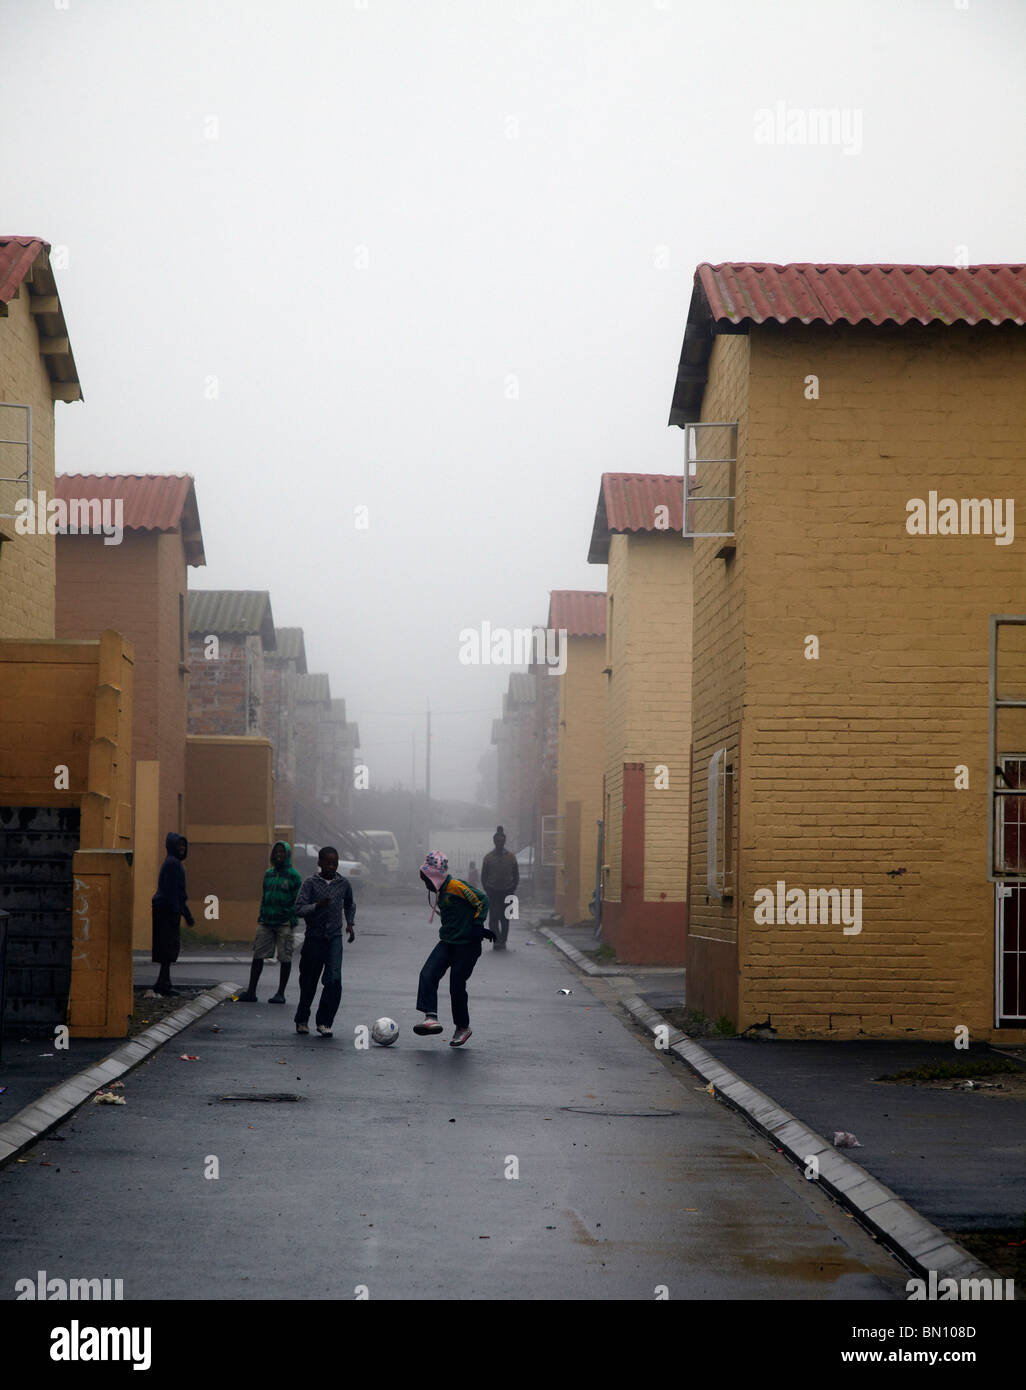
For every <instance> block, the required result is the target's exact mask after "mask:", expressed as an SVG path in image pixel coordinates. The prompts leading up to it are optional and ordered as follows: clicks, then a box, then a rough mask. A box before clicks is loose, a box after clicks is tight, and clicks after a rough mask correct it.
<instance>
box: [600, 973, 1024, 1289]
mask: <svg viewBox="0 0 1026 1390" xmlns="http://www.w3.org/2000/svg"><path fill="white" fill-rule="evenodd" d="M620 1003H621V1007H622V1008H623V1009H625V1010H626V1012H627V1013H629V1014H630V1015H631V1017H632V1018H633V1019H635V1020H636V1022H638V1023H640V1024H641V1026H642V1027H643V1028H645V1029H647V1030H648V1032H650V1033H652V1034H655V1031H656V1029H657V1028H659V1027H662V1028H666V1029H668V1030H669V1031H668V1038H667V1044H668V1050H669V1051H670V1052H672V1053H673V1055H674V1056H675V1057H677V1058H679V1059H680V1061H682V1062H683V1063H684V1064H685V1065H686V1066H688V1067H690V1069H691V1070H692V1071H693V1072H694V1073H695V1075H696V1076H697V1077H698V1078H699V1079H700V1080H702V1081H705V1082H706V1083H707V1084H711V1085H712V1086H713V1087H714V1088H715V1094H716V1095H717V1096H718V1097H720V1099H722V1100H724V1101H726V1103H727V1104H728V1105H729V1106H731V1107H732V1108H733V1109H734V1110H737V1111H739V1112H740V1113H741V1114H742V1115H743V1116H744V1117H745V1119H746V1120H747V1121H748V1122H749V1124H751V1125H752V1126H754V1128H755V1129H757V1130H758V1131H759V1132H760V1133H761V1134H763V1135H764V1136H765V1137H766V1138H767V1139H769V1140H770V1142H771V1143H772V1144H773V1146H774V1148H777V1149H781V1150H783V1152H784V1153H785V1154H786V1155H787V1156H788V1158H790V1159H791V1160H792V1161H793V1162H794V1163H796V1164H798V1166H799V1167H801V1168H802V1169H804V1168H805V1167H806V1166H807V1164H808V1162H809V1160H810V1159H811V1158H813V1157H815V1159H816V1162H817V1164H818V1167H819V1177H818V1179H815V1181H818V1182H819V1184H820V1186H821V1187H824V1188H826V1190H827V1192H829V1193H830V1195H831V1196H832V1197H833V1198H834V1200H835V1201H837V1202H839V1203H840V1204H841V1206H843V1207H845V1208H846V1209H847V1210H848V1211H850V1212H851V1213H852V1215H853V1216H855V1217H856V1218H857V1219H858V1220H859V1221H860V1222H861V1223H862V1225H864V1226H865V1227H867V1228H868V1229H869V1230H870V1231H872V1233H873V1234H874V1235H875V1236H876V1237H877V1238H878V1239H879V1240H880V1242H881V1243H882V1244H883V1245H886V1246H887V1248H888V1249H889V1250H890V1251H892V1253H893V1254H895V1255H897V1257H898V1258H899V1259H900V1260H901V1261H902V1263H903V1264H906V1265H908V1266H909V1267H910V1268H911V1269H913V1270H914V1271H915V1272H916V1274H918V1275H920V1276H921V1277H926V1276H927V1275H928V1274H929V1272H930V1270H936V1271H937V1277H938V1278H939V1279H980V1278H988V1279H997V1278H998V1276H997V1275H996V1274H995V1273H994V1271H993V1270H992V1269H989V1268H988V1267H987V1266H986V1265H984V1264H981V1263H980V1261H979V1260H977V1259H976V1258H975V1256H973V1255H971V1254H970V1253H969V1251H968V1250H965V1249H963V1247H962V1246H961V1245H958V1244H956V1243H955V1241H953V1240H951V1238H950V1237H949V1236H946V1235H945V1234H944V1232H943V1231H942V1230H941V1229H940V1227H939V1226H935V1225H934V1224H933V1222H932V1221H928V1220H927V1219H926V1217H925V1216H921V1215H920V1214H919V1212H917V1211H916V1210H915V1209H914V1208H912V1207H910V1206H909V1205H908V1203H907V1202H903V1201H902V1200H901V1198H900V1197H899V1196H898V1195H897V1194H896V1193H894V1192H892V1191H891V1189H890V1188H889V1187H885V1186H884V1184H883V1183H882V1182H879V1181H878V1180H877V1179H876V1178H874V1177H873V1176H872V1174H871V1173H868V1172H867V1171H866V1170H865V1168H863V1167H861V1166H860V1165H859V1164H858V1163H855V1162H854V1161H853V1160H852V1159H850V1158H846V1157H844V1155H842V1154H840V1153H838V1151H837V1150H836V1149H835V1148H834V1146H833V1145H832V1144H829V1143H827V1141H826V1140H825V1139H824V1138H823V1137H822V1136H821V1135H819V1134H815V1133H814V1132H813V1131H812V1130H810V1129H808V1128H807V1127H806V1126H805V1125H803V1124H802V1122H801V1121H800V1120H798V1119H796V1118H795V1116H794V1115H792V1114H790V1112H789V1111H787V1110H784V1109H783V1108H782V1107H781V1106H779V1105H777V1103H776V1101H774V1100H772V1099H771V1098H770V1097H769V1096H767V1095H766V1094H765V1092H763V1091H760V1090H757V1089H756V1087H754V1086H750V1085H749V1084H748V1082H747V1081H743V1080H742V1079H741V1077H740V1076H738V1075H737V1073H736V1072H733V1071H731V1070H730V1068H729V1067H726V1066H724V1064H723V1063H722V1062H721V1061H719V1060H718V1058H716V1057H714V1056H713V1055H712V1054H711V1053H709V1052H706V1050H705V1048H704V1047H701V1046H700V1045H699V1044H698V1043H696V1042H694V1041H693V1040H692V1039H691V1038H689V1037H687V1036H686V1035H685V1034H684V1033H681V1032H679V1031H678V1030H676V1029H670V1028H669V1025H668V1024H667V1022H666V1019H665V1018H664V1017H663V1016H662V1014H660V1013H658V1012H657V1011H656V1010H655V1009H653V1008H651V1007H650V1006H649V1005H648V1004H646V1003H645V1002H644V1000H643V999H639V998H638V997H637V995H633V996H632V997H631V998H629V999H622V1000H621V1001H620Z"/></svg>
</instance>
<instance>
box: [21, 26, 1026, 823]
mask: <svg viewBox="0 0 1026 1390" xmlns="http://www.w3.org/2000/svg"><path fill="white" fill-rule="evenodd" d="M62 3H63V0H58V4H57V5H55V4H54V3H53V0H3V4H2V6H0V52H2V54H3V83H2V87H0V110H2V117H3V120H2V130H3V135H2V136H0V171H2V178H3V195H4V196H3V209H4V210H3V216H2V223H3V225H2V227H0V231H3V232H4V233H16V234H33V235H39V236H42V237H44V238H46V239H47V240H49V241H50V242H52V243H54V244H55V245H57V246H61V245H62V246H66V247H67V248H68V256H69V261H68V266H67V268H66V269H63V270H62V269H59V268H58V270H57V277H58V284H59V288H60V292H61V298H62V301H63V304H64V308H65V313H66V317H67V320H68V325H69V330H70V334H71V341H72V346H73V348H74V352H75V356H76V360H77V363H78V367H79V373H80V376H81V379H82V384H83V389H84V392H85V397H86V399H85V402H84V404H80V405H72V406H58V408H57V416H58V426H57V465H58V469H59V470H61V471H64V472H69V471H85V472H122V471H125V472H149V471H156V472H163V471H188V472H192V473H193V474H194V475H195V477H196V487H197V494H198V497H199V504H200V514H201V518H202V522H203V533H204V541H205V545H206V553H207V559H208V565H207V567H206V569H204V570H199V571H191V572H190V583H191V584H192V585H193V587H197V588H254V589H256V588H259V589H269V590H270V592H271V598H272V603H273V609H274V616H275V621H276V622H277V623H278V625H279V626H286V625H289V626H292V625H298V626H302V627H303V628H304V629H305V631H306V642H307V653H308V658H309V661H310V666H311V669H313V670H327V671H328V672H329V673H330V675H331V682H332V691H333V694H335V695H336V696H343V697H345V699H346V701H347V705H348V710H349V712H350V718H356V719H358V721H359V724H360V731H361V736H362V747H363V752H364V755H365V758H366V761H367V762H368V764H369V767H370V774H371V778H372V781H373V782H375V783H376V784H377V785H383V784H387V783H389V782H391V781H392V780H393V779H394V778H396V777H401V778H402V779H403V780H405V781H408V780H409V774H410V730H411V727H413V726H414V724H416V726H417V728H418V761H419V763H420V767H419V772H418V778H419V779H420V778H422V776H423V760H422V753H423V744H422V740H421V738H420V736H419V730H421V729H422V727H423V719H422V718H419V719H417V720H413V719H411V718H409V717H406V716H405V715H404V714H403V713H402V712H405V711H420V710H422V709H423V708H424V706H425V703H426V701H427V700H428V699H430V701H431V704H432V708H433V710H434V711H435V717H434V731H435V734H436V740H435V749H434V759H433V789H434V790H435V791H436V793H437V794H439V795H470V794H471V793H472V791H473V788H474V785H475V782H476V775H475V769H476V764H477V760H478V757H479V756H480V754H481V752H482V751H483V750H484V749H485V747H486V746H487V744H488V741H489V737H490V724H491V719H492V718H493V717H495V716H496V715H498V713H499V712H500V695H501V692H502V690H503V689H504V688H505V685H506V681H507V678H508V674H509V673H508V670H497V669H496V668H495V667H491V666H488V667H481V668H472V667H466V666H462V665H460V663H459V661H458V659H457V653H458V640H457V635H458V633H459V630H460V629H461V628H464V627H474V628H477V627H479V626H480V624H481V623H482V621H484V620H487V621H489V622H490V623H491V624H492V625H493V626H506V627H518V626H524V625H528V624H531V623H536V622H543V621H544V620H545V615H546V609H547V604H548V592H549V590H550V589H552V588H604V586H605V569H604V568H603V567H600V566H591V565H588V564H587V563H586V554H587V547H588V538H589V535H590V529H591V522H592V517H593V514H594V507H595V501H596V497H597V493H598V485H599V478H600V475H601V473H602V472H603V471H604V470H614V471H651V472H677V471H679V470H680V467H681V449H682V436H681V435H680V433H679V432H678V431H676V430H672V431H671V430H669V429H667V428H666V424H665V422H666V417H667V413H668V410H669V403H670V396H671V392H672V387H673V380H674V373H675V367H676V361H677V356H678V353H679V350H680V342H681V337H682V333H683V325H684V317H685V313H686V309H687V304H688V300H689V297H690V288H691V280H692V276H693V273H694V269H695V266H696V264H697V263H698V262H699V261H702V260H713V261H720V260H770V261H793V260H803V261H841V262H848V261H902V262H923V263H929V264H934V263H951V262H953V261H954V260H955V259H956V257H957V256H958V255H959V248H960V247H963V246H964V247H967V248H968V256H969V259H970V260H971V261H973V262H980V261H1021V260H1022V259H1023V257H1024V238H1023V233H1024V228H1026V216H1024V214H1026V183H1024V180H1023V178H1022V172H1021V171H1022V169H1023V166H1024V153H1026V149H1024V146H1026V136H1024V122H1023V109H1022V93H1021V62H1022V54H1023V52H1024V51H1026V6H1023V5H1022V4H1020V3H1018V0H968V7H967V8H960V7H959V6H958V5H957V4H956V3H955V0H901V2H900V3H895V0H877V2H876V3H872V2H870V3H865V2H863V3H848V0H810V3H803V0H784V3H781V4H769V3H766V2H765V0H746V2H743V0H733V3H731V0H717V2H716V3H707V4H701V5H699V4H693V3H686V0H658V3H652V0H648V3H646V2H645V0H634V2H633V3H629V2H628V0H618V2H617V3H599V2H598V0H592V3H585V2H584V0H580V3H557V0H550V3H537V4H516V3H501V4H500V3H498V2H497V0H477V3H468V2H466V0H460V2H459V3H457V0H445V3H442V2H441V0H439V2H438V3H432V0H421V3H392V2H391V0H366V8H363V7H362V0H361V2H360V3H357V4H354V3H352V0H348V2H347V0H332V3H315V2H314V0H290V3H288V4H282V3H280V0H245V3H241V0H239V2H238V3H224V2H223V0H175V3H173V4H172V3H163V2H162V0H133V2H132V3H122V2H121V0H67V8H58V5H60V4H62ZM778 102H782V103H784V107H785V110H786V112H791V111H793V110H795V109H799V110H804V109H807V108H821V107H836V108H839V109H841V110H843V111H847V112H849V113H861V115H860V116H859V118H858V119H859V120H860V121H861V130H860V138H859V142H858V148H857V149H855V148H854V146H853V143H852V141H848V145H849V147H850V148H852V149H853V152H851V153H847V152H846V150H845V148H844V147H842V146H836V145H835V146H812V145H794V144H791V145H785V146H780V145H770V144H766V143H760V142H759V141H758V140H757V139H756V120H757V118H756V113H757V112H758V111H760V110H764V109H765V110H769V109H774V108H775V104H776V103H778ZM210 118H214V122H216V125H215V124H214V122H212V121H211V120H210ZM853 119H854V117H853ZM850 129H854V126H850ZM211 135H213V136H215V137H216V138H210V136H211ZM209 377H216V378H217V390H218V398H217V399H208V398H207V395H208V384H207V378H209ZM511 378H515V379H516V384H515V387H513V386H511V382H510V379H511ZM514 389H515V390H516V391H518V396H517V398H515V399H510V398H509V396H510V394H511V393H512V391H513V390H514ZM357 505H366V506H367V507H369V509H370V512H369V519H370V525H369V529H367V530H365V531H361V530H357V529H356V528H355V526H354V507H355V506H357ZM386 711H387V712H389V713H385V712H386ZM447 711H457V712H459V713H457V714H451V713H446V712H447ZM392 712H398V713H392Z"/></svg>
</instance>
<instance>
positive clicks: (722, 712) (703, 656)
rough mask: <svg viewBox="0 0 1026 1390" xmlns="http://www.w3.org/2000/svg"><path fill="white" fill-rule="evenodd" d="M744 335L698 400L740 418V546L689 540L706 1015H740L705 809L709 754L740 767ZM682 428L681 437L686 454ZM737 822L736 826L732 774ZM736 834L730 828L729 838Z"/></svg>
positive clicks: (733, 920) (691, 969)
mask: <svg viewBox="0 0 1026 1390" xmlns="http://www.w3.org/2000/svg"><path fill="white" fill-rule="evenodd" d="M748 371H749V340H748V338H747V337H743V336H724V337H718V338H716V339H715V341H714V343H713V350H712V356H711V358H710V363H709V381H708V385H707V387H706V391H705V399H704V401H703V403H702V415H701V418H702V419H703V420H718V421H733V420H736V421H738V444H737V452H738V460H739V463H738V470H737V484H736V486H737V493H738V502H737V508H736V518H735V521H736V529H737V553H736V555H735V556H734V557H733V558H732V559H730V560H724V559H717V554H716V552H717V551H718V550H719V549H720V547H721V546H722V544H723V542H722V541H719V540H696V541H694V542H693V546H694V615H693V637H692V643H693V647H692V651H693V661H694V667H693V671H694V679H693V683H692V696H693V705H692V726H693V728H692V743H693V746H694V747H693V757H694V771H693V781H692V799H691V814H692V826H691V854H690V876H691V903H690V910H689V914H688V1004H689V1006H690V1007H691V1008H693V1009H697V1010H700V1011H701V1012H703V1013H705V1014H706V1016H707V1017H709V1018H719V1017H720V1016H721V1015H725V1016H726V1017H728V1018H730V1019H731V1020H734V1019H735V1018H736V1015H737V905H736V900H732V899H725V900H723V901H717V900H716V899H715V898H710V896H709V895H708V893H707V891H706V862H707V860H706V848H707V834H708V824H707V821H708V817H707V813H706V805H707V792H708V778H707V770H708V766H709V760H710V759H711V758H712V756H713V754H714V753H715V752H716V751H717V749H720V748H726V750H727V762H728V763H729V764H730V765H731V766H732V767H734V768H735V769H736V768H737V763H738V750H739V746H740V744H739V739H740V730H741V708H742V690H743V681H744V649H743V645H742V621H743V617H744V606H743V604H744V597H745V594H744V590H743V580H744V574H745V563H746V560H745V547H744V536H745V530H744V527H745V509H744V487H745V474H744V470H743V468H742V466H741V465H742V461H743V459H744V456H745V448H746V436H747V420H748ZM683 438H684V436H683V434H682V435H681V441H682V453H683ZM730 477H731V473H730V467H729V465H727V464H713V465H710V464H704V465H702V464H700V465H699V473H698V479H697V481H698V483H699V484H700V485H701V487H702V490H703V491H704V492H705V493H706V494H707V495H709V496H724V495H726V494H727V493H729V492H730ZM710 511H711V508H710V509H708V510H703V508H701V507H697V508H695V515H694V517H693V522H694V526H695V529H696V530H714V529H716V530H718V529H720V528H719V526H712V525H709V524H708V521H709V520H710V516H709V513H710ZM734 785H735V795H734V806H733V823H734V826H735V827H738V826H739V820H738V811H739V807H738V799H737V792H736V786H737V781H736V778H735V781H734ZM740 812H741V817H742V819H741V822H740V833H741V836H742V837H744V835H745V833H746V827H745V824H744V812H745V808H744V806H741V807H740ZM736 843H737V832H735V845H736Z"/></svg>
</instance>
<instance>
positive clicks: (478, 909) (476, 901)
mask: <svg viewBox="0 0 1026 1390" xmlns="http://www.w3.org/2000/svg"><path fill="white" fill-rule="evenodd" d="M437 907H438V914H439V916H440V917H441V919H442V925H441V926H440V927H439V929H438V939H439V941H444V942H446V943H447V944H448V945H450V946H469V945H471V944H473V943H474V942H475V941H480V940H481V932H480V928H481V927H487V925H488V899H487V898H486V897H485V895H484V894H483V893H479V892H478V891H477V889H476V888H471V886H470V884H469V883H464V881H463V879H461V878H453V876H452V874H450V875H449V877H448V878H447V879H446V880H445V882H444V883H443V884H442V886H441V888H440V889H439V890H438V902H437Z"/></svg>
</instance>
